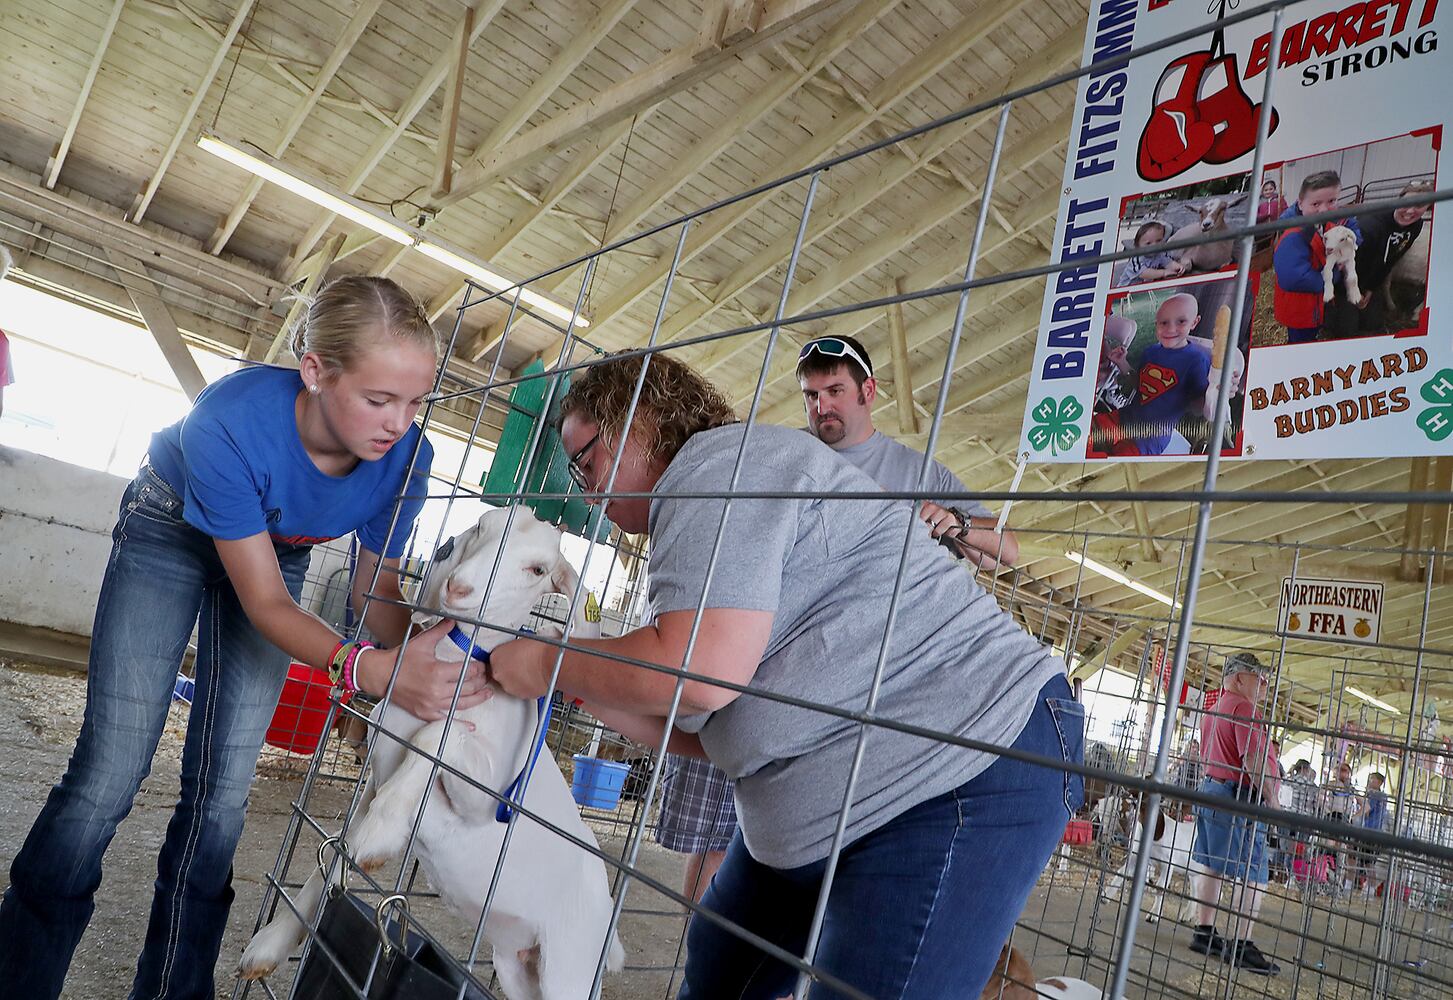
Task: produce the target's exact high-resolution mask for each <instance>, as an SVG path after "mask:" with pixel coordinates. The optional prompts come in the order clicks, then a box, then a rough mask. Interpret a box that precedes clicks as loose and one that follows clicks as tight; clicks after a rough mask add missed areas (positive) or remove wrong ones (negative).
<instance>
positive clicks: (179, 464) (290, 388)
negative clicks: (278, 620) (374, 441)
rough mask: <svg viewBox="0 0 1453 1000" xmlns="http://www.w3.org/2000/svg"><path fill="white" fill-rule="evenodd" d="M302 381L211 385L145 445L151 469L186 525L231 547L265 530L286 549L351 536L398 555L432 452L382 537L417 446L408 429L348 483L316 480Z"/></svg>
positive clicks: (236, 376)
mask: <svg viewBox="0 0 1453 1000" xmlns="http://www.w3.org/2000/svg"><path fill="white" fill-rule="evenodd" d="M302 389H303V380H302V378H301V377H300V376H299V375H298V373H297V372H296V371H294V370H293V369H291V368H272V367H266V366H258V367H252V368H244V369H242V370H240V371H236V372H233V373H232V374H231V375H227V376H225V377H223V378H220V379H218V380H217V381H216V382H213V383H212V384H211V385H209V386H207V388H206V389H204V390H202V394H201V395H200V396H198V397H197V402H196V405H194V406H193V407H192V411H191V412H190V413H188V414H187V415H186V417H184V418H183V419H182V420H180V421H178V422H177V423H175V424H172V425H171V426H170V427H167V428H164V429H163V430H160V431H157V432H156V433H155V434H153V435H152V438H151V450H150V458H151V464H152V467H153V468H155V469H156V471H157V473H159V474H160V475H161V477H162V478H163V479H165V480H166V481H167V482H168V483H169V484H170V485H171V487H172V488H173V489H175V490H176V491H177V492H178V493H179V494H181V496H182V498H183V500H184V501H185V507H184V509H183V513H182V516H183V517H184V518H186V521H187V523H188V524H190V525H192V526H193V527H194V528H196V529H197V530H198V531H203V532H205V533H207V534H208V535H211V536H212V537H213V538H221V539H224V540H232V539H238V538H247V537H249V536H251V535H255V534H257V533H258V532H261V531H266V532H267V533H268V534H269V535H271V536H272V538H273V540H274V541H276V542H280V543H282V544H285V545H314V544H317V543H319V542H326V541H329V540H331V539H334V538H339V537H341V536H343V535H346V534H348V533H349V532H352V531H357V532H358V541H359V544H360V545H362V546H363V547H364V548H366V549H368V550H370V551H372V552H378V553H382V554H383V555H384V556H385V557H389V558H392V557H396V556H401V555H403V552H404V544H405V542H406V541H407V540H408V535H409V531H410V530H411V529H412V527H413V524H414V518H416V517H417V516H418V514H419V509H420V508H421V507H423V505H424V494H425V492H426V490H427V484H428V474H429V466H430V463H431V462H432V461H433V459H434V449H433V447H431V446H430V444H429V442H428V439H427V438H426V439H425V440H424V442H423V447H422V448H420V449H419V460H418V462H417V463H416V464H415V466H414V475H413V478H412V480H411V481H410V484H409V489H408V490H407V491H405V492H406V494H407V496H406V498H405V500H404V504H403V510H402V511H400V513H399V521H398V525H397V526H396V527H395V528H394V532H393V535H392V536H391V537H388V539H387V545H385V536H386V535H388V529H389V522H390V521H391V520H392V519H393V508H394V500H395V498H396V497H397V496H398V494H399V487H400V486H402V485H403V481H404V473H405V471H407V469H408V467H409V457H410V456H411V455H412V454H413V452H414V444H415V442H417V441H418V439H419V434H420V431H419V428H418V427H417V426H411V427H410V428H409V429H408V431H407V432H406V433H405V434H404V436H403V437H402V438H400V439H399V440H398V441H397V442H396V443H395V444H394V446H393V447H392V448H390V449H389V450H388V453H387V454H385V455H384V456H383V457H382V458H380V459H379V460H378V461H375V462H363V461H360V462H359V463H358V465H356V466H355V467H354V468H353V471H351V472H349V473H348V474H347V475H346V476H330V475H328V474H327V473H325V472H323V471H322V470H321V469H319V468H318V467H317V466H316V465H314V464H313V460H312V459H311V458H309V457H308V453H307V452H306V451H305V450H304V449H303V442H302V439H301V438H300V437H299V436H298V422H297V415H296V410H295V406H296V404H297V397H298V393H299V392H301V391H302Z"/></svg>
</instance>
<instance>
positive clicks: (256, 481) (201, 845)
mask: <svg viewBox="0 0 1453 1000" xmlns="http://www.w3.org/2000/svg"><path fill="white" fill-rule="evenodd" d="M293 350H294V353H296V354H297V356H298V358H299V368H298V370H297V371H294V370H292V369H280V368H270V367H255V368H247V369H244V370H242V371H238V372H235V373H233V374H231V375H228V376H226V377H225V378H222V379H220V380H218V381H217V382H215V383H214V384H212V385H211V386H209V387H208V388H207V389H206V390H205V391H204V392H203V393H202V394H201V395H200V396H199V397H198V398H197V402H196V405H195V406H194V407H193V409H192V411H191V412H190V413H189V414H188V415H187V417H186V418H185V419H183V420H182V421H180V422H179V423H177V424H176V425H174V426H172V427H168V428H166V429H165V430H163V431H160V432H158V433H157V434H156V436H155V437H154V438H153V439H152V443H151V448H150V451H149V454H148V461H147V463H146V464H145V465H143V467H142V469H141V472H140V474H139V475H138V476H137V477H136V479H135V480H134V481H133V482H132V483H131V485H130V486H129V487H128V488H127V490H126V492H125V494H124V495H123V497H122V501H121V509H120V516H119V520H118V521H117V524H116V528H115V530H114V532H113V533H112V538H113V539H114V544H113V546H112V549H111V558H110V561H109V562H108V563H107V566H106V575H105V578H104V579H103V581H102V584H101V596H100V600H99V602H98V604H97V607H96V619H95V626H94V629H93V632H92V637H91V654H90V668H89V677H88V689H87V695H86V714H85V719H84V721H83V722H82V725H81V732H80V736H79V738H78V739H77V741H76V748H75V751H74V752H73V753H72V755H71V760H70V764H69V766H68V767H67V769H66V773H65V775H64V776H63V777H62V778H61V780H60V783H59V784H57V785H56V786H55V787H54V788H53V789H51V793H50V797H49V799H48V800H47V801H46V804H45V807H44V808H43V809H42V810H41V813H40V816H39V818H38V819H37V820H36V821H35V825H34V826H33V827H32V828H31V831H30V835H29V837H27V838H26V841H25V844H24V846H23V847H22V848H21V849H20V853H19V854H17V855H16V857H15V860H14V863H13V864H12V866H11V869H10V888H9V889H8V890H7V891H6V893H5V898H4V902H3V904H0V982H3V983H5V984H6V990H7V991H8V992H9V994H10V995H13V996H23V997H28V998H41V997H56V996H58V995H59V994H60V991H61V985H62V981H63V980H64V978H65V973H66V968H67V966H69V964H70V960H71V954H72V953H73V952H74V950H75V947H76V943H77V942H78V941H79V940H80V937H81V933H82V931H84V930H85V927H86V924H87V922H88V921H89V920H90V917H91V911H92V908H93V903H92V897H93V896H94V894H95V891H96V888H97V886H99V885H100V882H101V858H102V855H103V854H104V853H105V851H106V847H107V845H108V844H109V843H110V842H111V838H112V836H113V835H114V834H115V832H116V825H117V824H118V823H119V822H120V821H121V820H122V818H123V817H125V816H126V814H127V813H128V812H129V811H130V810H131V804H132V800H133V799H134V798H135V796H136V792H137V789H138V787H139V786H140V785H141V782H142V779H143V778H145V777H146V775H147V772H148V771H149V769H150V767H151V758H152V755H153V754H154V753H155V751H156V746H157V741H158V739H159V738H160V736H161V730H162V725H163V724H164V723H165V722H166V718H167V707H168V705H169V704H170V702H171V694H172V689H173V685H174V683H175V680H176V674H177V667H178V666H179V665H180V663H181V660H182V655H183V653H184V652H185V651H186V648H187V640H188V638H189V637H190V636H191V634H192V630H193V628H194V627H195V628H197V659H196V691H195V695H194V700H193V703H192V711H191V717H190V720H189V722H188V724H187V737H186V746H185V749H184V751H183V756H182V788H181V799H180V802H179V803H178V805H177V808H176V811H175V812H174V813H173V815H172V819H171V823H170V825H169V826H168V827H167V835H166V841H165V843H163V845H162V849H161V858H160V861H159V863H158V868H157V880H156V893H155V896H154V898H153V901H152V908H151V922H150V925H149V927H148V928H147V933H146V942H145V944H144V946H143V948H142V952H141V958H140V961H139V963H138V967H137V972H136V980H135V983H134V985H133V987H132V992H131V996H133V997H147V998H150V997H162V996H165V997H170V998H174V1000H180V998H202V997H206V998H211V997H213V996H214V995H215V993H214V988H213V977H212V972H213V967H214V966H215V965H216V963H217V954H218V952H219V950H220V948H221V942H222V932H223V929H224V927H225V925H226V922H227V911H228V908H229V907H230V905H231V903H232V898H233V891H232V855H233V852H234V851H235V849H236V847H237V841H238V839H239V837H240V836H241V833H242V821H243V813H244V810H245V808H246V805H247V792H248V788H249V787H250V785H251V783H252V778H253V772H254V769H255V767H256V763H257V755H258V751H259V750H260V748H261V746H262V739H263V734H264V732H265V731H266V729H267V726H268V722H269V721H270V719H271V717H272V713H273V709H274V708H275V707H276V705H277V701H278V694H279V692H280V691H281V689H282V684H283V680H284V679H285V677H286V675H287V667H288V660H289V658H292V659H295V660H299V661H301V662H303V663H310V664H313V665H315V666H319V667H328V668H329V670H330V673H332V674H333V676H334V679H335V682H336V683H339V684H341V685H342V686H344V687H345V688H349V689H359V690H363V691H365V692H367V693H369V694H374V695H379V694H382V693H383V691H384V690H385V688H386V687H387V686H388V684H389V680H390V677H391V676H392V675H393V673H394V671H395V659H396V656H395V654H393V653H392V652H389V651H387V650H386V649H378V650H375V649H372V648H371V647H369V646H368V644H366V643H358V642H352V641H344V640H343V639H342V638H341V637H340V636H339V635H338V634H337V633H336V632H334V631H333V629H331V628H330V627H329V626H328V625H326V624H324V622H323V621H322V620H321V619H320V618H318V617H317V616H315V615H313V614H310V613H309V612H307V611H304V610H303V609H302V608H301V607H299V606H298V604H297V600H298V596H299V594H300V593H301V591H302V584H303V574H304V572H305V571H306V569H307V567H308V557H309V552H310V549H311V546H312V545H313V544H314V543H317V542H320V541H326V540H328V539H330V538H336V537H338V536H341V535H345V534H348V533H349V532H352V531H357V533H358V539H359V543H360V545H359V550H360V551H359V559H358V566H357V571H356V574H355V577H354V586H353V595H352V596H353V605H354V607H355V608H356V609H359V610H360V611H361V610H362V608H363V598H364V596H365V594H366V593H367V591H368V588H369V586H370V585H371V584H372V581H373V579H374V575H375V571H376V570H381V572H380V573H379V576H378V584H377V591H376V596H378V597H381V598H383V600H381V601H376V602H374V603H373V604H371V605H370V606H369V607H368V619H367V624H368V627H369V630H370V631H371V632H372V633H373V635H374V636H376V637H377V638H378V639H379V641H380V642H381V643H382V644H383V645H384V646H385V647H392V646H395V645H397V644H399V643H400V642H401V641H402V640H403V638H404V635H405V633H406V631H407V629H408V624H409V619H408V611H407V609H406V608H404V607H403V606H402V605H401V604H391V603H390V602H389V599H392V600H393V601H401V600H402V595H401V594H400V591H399V576H398V568H399V558H400V556H401V555H402V554H403V549H404V540H405V539H406V537H407V536H408V533H409V530H410V528H411V526H412V524H413V521H414V518H415V517H416V516H417V514H418V511H419V508H420V506H421V505H422V503H423V500H422V494H423V493H424V488H423V486H424V480H425V479H426V477H427V475H428V471H429V464H430V460H431V458H432V450H431V449H430V447H429V444H428V442H427V441H424V440H421V434H420V431H419V429H418V428H417V427H416V426H414V416H415V414H416V413H417V412H418V409H419V405H420V403H421V402H422V400H423V397H424V396H425V395H426V394H427V393H428V392H429V391H430V390H431V389H432V387H433V384H434V373H435V369H436V366H437V365H438V360H439V359H438V352H439V345H438V340H437V338H436V337H435V335H434V331H433V330H432V329H431V327H430V326H429V320H428V317H427V316H426V315H425V314H424V312H423V310H422V309H421V308H420V307H419V305H418V303H417V302H416V301H415V300H414V299H413V298H412V297H411V296H409V295H408V293H406V292H405V291H404V290H403V289H401V288H400V287H399V286H398V285H396V284H394V283H393V282H392V281H389V280H387V279H385V278H373V277H346V278H340V279H338V280H336V281H334V282H332V283H331V284H329V285H328V286H327V287H326V288H324V289H323V291H322V292H321V293H320V294H319V295H318V297H317V299H316V300H315V301H314V302H313V303H312V304H311V306H310V308H309V310H308V315H307V319H306V322H305V324H304V325H303V326H302V328H301V329H300V330H299V332H298V334H297V335H296V336H295V338H294V344H293ZM406 482H407V484H408V487H409V488H408V489H407V490H406V491H405V490H404V487H405V483H406ZM401 492H404V493H406V495H409V496H410V498H409V499H407V500H406V501H405V503H404V504H403V505H402V508H401V510H400V511H399V513H398V515H397V518H396V519H395V514H394V506H395V498H396V497H397V496H399V494H400V493H401ZM448 626H449V623H447V622H445V623H441V625H440V628H445V629H447V627H448ZM435 645H436V644H435V642H432V641H420V642H415V643H411V644H410V645H409V646H408V648H407V651H406V652H405V653H404V654H403V655H401V656H397V660H398V671H397V674H398V676H397V680H396V681H395V682H394V688H393V700H394V701H395V702H397V703H398V704H400V705H402V706H403V707H404V708H406V709H408V710H409V711H410V712H413V713H414V714H415V715H417V716H419V717H420V718H422V719H439V718H442V717H443V716H444V714H445V712H446V711H447V710H448V707H449V703H450V700H451V698H452V697H453V695H454V691H455V688H456V686H458V687H459V688H460V693H459V701H458V704H459V707H461V708H463V707H465V706H468V705H473V704H477V703H478V702H480V701H482V700H484V698H485V697H487V694H486V691H485V687H484V685H485V678H484V676H483V673H482V671H481V670H480V669H479V668H478V665H477V664H475V663H474V662H473V661H470V665H469V667H468V668H461V666H460V665H459V664H457V663H454V664H450V663H444V662H442V661H439V660H436V659H434V656H433V650H434V648H435ZM461 669H465V670H466V671H467V672H466V674H465V676H464V678H463V680H462V682H461V679H460V672H461Z"/></svg>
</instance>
